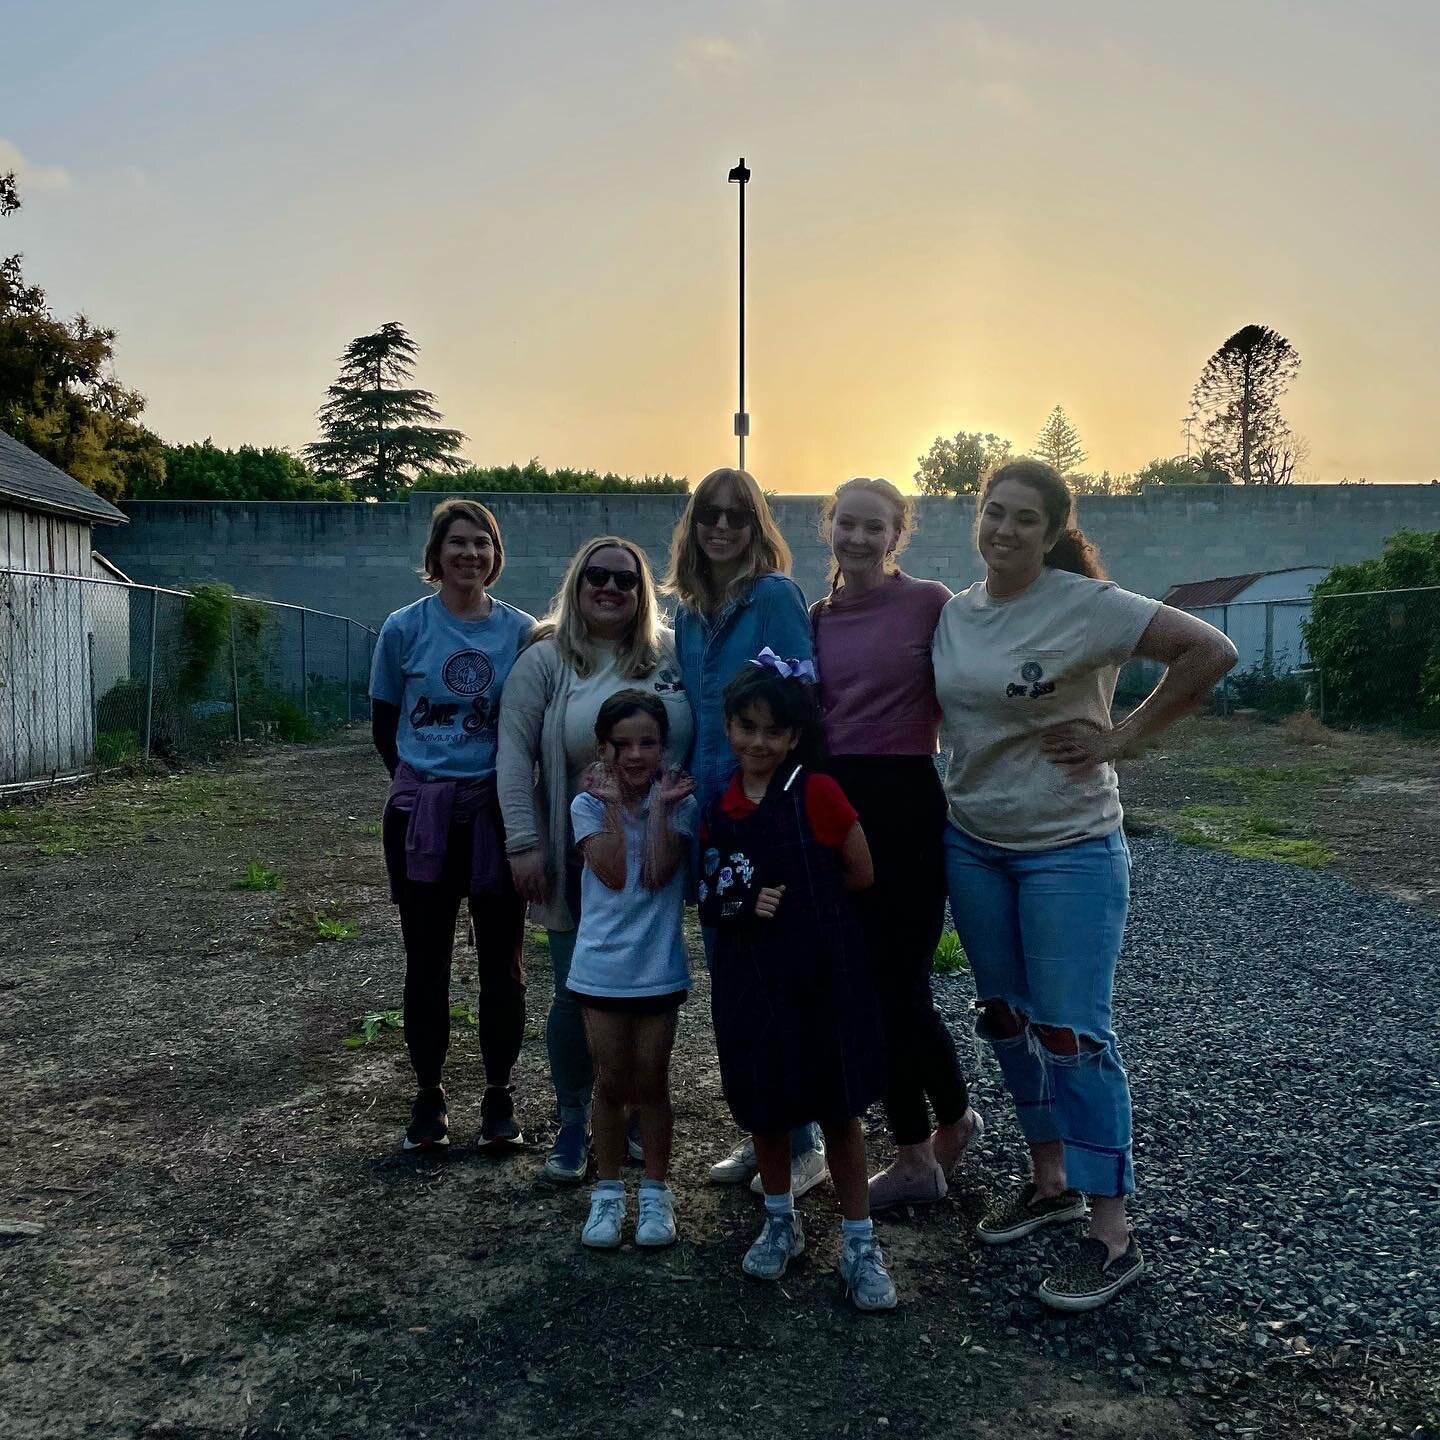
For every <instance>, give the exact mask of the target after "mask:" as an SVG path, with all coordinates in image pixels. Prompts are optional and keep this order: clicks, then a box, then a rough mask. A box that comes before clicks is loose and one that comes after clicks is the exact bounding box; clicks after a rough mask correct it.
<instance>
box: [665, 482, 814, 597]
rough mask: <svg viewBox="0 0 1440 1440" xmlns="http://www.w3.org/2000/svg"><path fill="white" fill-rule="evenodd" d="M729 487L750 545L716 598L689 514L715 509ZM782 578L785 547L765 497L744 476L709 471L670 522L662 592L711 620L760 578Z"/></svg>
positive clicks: (787, 558)
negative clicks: (744, 518) (746, 515)
mask: <svg viewBox="0 0 1440 1440" xmlns="http://www.w3.org/2000/svg"><path fill="white" fill-rule="evenodd" d="M724 487H729V488H730V489H731V490H732V491H733V492H734V494H735V496H736V497H737V500H738V502H739V503H740V504H741V505H743V506H745V508H746V509H748V510H749V511H750V514H751V517H752V519H751V523H750V543H749V545H748V546H746V548H745V555H744V557H743V559H742V560H741V563H740V569H739V570H738V572H737V573H736V575H735V578H734V579H733V580H732V581H731V582H730V583H729V585H728V586H726V587H725V590H724V591H723V592H720V591H718V590H717V589H716V587H715V582H714V580H713V578H712V577H711V574H710V562H709V560H707V559H706V558H705V552H704V551H703V550H702V549H701V548H700V541H699V539H698V538H697V536H696V534H695V511H696V509H697V508H698V507H699V506H702V505H712V504H714V503H715V501H714V497H715V495H716V494H717V493H718V492H719V491H720V490H721V489H722V488H724ZM777 570H778V571H779V572H780V573H781V574H782V575H788V574H789V573H790V547H789V546H788V545H787V544H786V543H785V537H784V536H783V535H782V534H781V533H780V530H779V527H778V526H777V525H776V524H775V517H774V516H773V515H772V514H771V513H770V505H769V502H768V501H767V500H766V499H765V492H764V491H763V490H762V489H761V488H760V486H759V485H758V484H757V483H756V480H755V477H754V476H753V475H752V474H751V473H750V472H749V471H748V470H733V469H729V468H728V467H727V468H723V469H720V470H712V471H711V472H710V473H709V474H708V475H707V476H706V477H705V478H704V479H703V480H702V481H701V482H700V483H699V484H698V485H697V486H696V487H695V489H694V491H693V493H692V494H691V496H690V503H689V504H688V505H686V507H685V513H684V514H683V515H681V517H680V519H679V520H678V521H677V522H676V525H675V533H674V535H673V536H672V537H671V540H670V570H669V573H668V574H667V575H666V576H665V581H664V584H665V588H666V589H667V590H669V591H670V592H671V593H672V594H674V595H676V596H678V597H679V600H680V603H681V604H682V605H688V606H689V607H690V608H691V609H692V610H698V611H699V612H700V613H701V614H702V615H710V614H713V613H714V612H715V611H716V610H718V609H719V608H720V607H721V606H722V605H723V604H724V603H725V601H727V600H730V599H733V598H734V597H735V596H737V595H742V594H744V592H745V591H746V590H747V589H748V588H749V587H750V586H751V585H753V584H754V583H755V581H756V580H757V579H758V578H759V577H760V576H761V575H770V574H773V573H774V572H775V571H777Z"/></svg>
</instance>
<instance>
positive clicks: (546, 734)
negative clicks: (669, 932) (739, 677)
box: [495, 629, 675, 930]
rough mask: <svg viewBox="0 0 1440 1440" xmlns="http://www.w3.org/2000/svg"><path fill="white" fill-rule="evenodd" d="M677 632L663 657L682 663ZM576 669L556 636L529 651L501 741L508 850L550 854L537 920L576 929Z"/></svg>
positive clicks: (499, 771)
mask: <svg viewBox="0 0 1440 1440" xmlns="http://www.w3.org/2000/svg"><path fill="white" fill-rule="evenodd" d="M674 654H675V637H674V635H673V634H672V633H671V631H670V630H669V629H665V630H663V631H662V632H661V635H660V656H661V659H660V663H661V664H662V665H663V664H665V663H667V661H668V662H669V663H672V664H673V663H674ZM569 678H570V675H569V668H568V667H567V666H566V664H565V661H564V660H563V659H562V658H561V656H560V652H559V650H558V649H556V647H555V642H554V641H553V640H549V639H546V640H537V641H536V642H535V644H533V645H531V646H530V647H529V649H527V650H524V651H522V652H521V654H520V655H519V657H518V658H517V659H516V661H515V664H514V666H513V668H512V669H511V671H510V673H509V675H507V676H506V677H505V688H504V690H502V691H501V693H500V745H499V750H498V753H497V754H496V757H495V784H496V788H497V790H498V791H499V795H500V813H501V815H502V816H503V817H504V819H505V853H506V854H507V855H518V854H519V853H520V852H521V851H522V850H533V849H534V848H535V847H536V846H537V845H538V846H539V847H540V849H541V850H542V851H543V852H544V854H545V873H546V875H547V876H548V877H549V880H550V899H549V900H547V901H546V902H545V904H543V905H536V904H532V905H531V906H530V919H531V922H532V923H534V924H538V925H543V926H544V927H545V928H546V929H547V930H573V929H574V928H575V926H576V920H575V917H574V916H572V915H571V913H570V906H569V905H568V904H567V903H566V901H565V857H566V855H567V854H568V853H569V850H570V798H571V797H570V781H569V768H568V764H567V761H566V756H565V707H566V700H567V697H568V695H569V690H570V687H569V684H568V683H567V682H568V681H569Z"/></svg>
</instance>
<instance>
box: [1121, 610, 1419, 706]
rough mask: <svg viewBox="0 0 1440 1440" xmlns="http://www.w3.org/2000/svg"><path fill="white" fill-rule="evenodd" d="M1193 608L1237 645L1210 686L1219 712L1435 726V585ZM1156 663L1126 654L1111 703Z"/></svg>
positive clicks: (1139, 691) (1125, 698) (1144, 689)
mask: <svg viewBox="0 0 1440 1440" xmlns="http://www.w3.org/2000/svg"><path fill="white" fill-rule="evenodd" d="M1192 613H1196V612H1192ZM1198 613H1200V618H1201V619H1202V620H1207V621H1209V623H1210V624H1212V625H1215V626H1217V628H1219V629H1221V630H1224V631H1225V633H1226V634H1227V635H1229V636H1230V637H1231V639H1232V640H1234V641H1235V642H1236V645H1237V646H1238V647H1239V649H1240V663H1239V664H1238V665H1237V666H1236V668H1235V669H1234V670H1232V671H1231V672H1230V674H1229V675H1227V676H1226V677H1225V679H1224V680H1222V681H1221V682H1220V684H1219V685H1217V686H1216V687H1215V689H1214V690H1213V691H1212V692H1211V706H1212V708H1213V709H1214V710H1215V711H1216V712H1217V713H1219V714H1222V715H1226V714H1230V713H1231V712H1233V711H1235V710H1254V711H1257V712H1258V713H1260V714H1261V715H1269V716H1280V715H1290V714H1294V713H1295V712H1296V711H1299V710H1313V711H1314V712H1315V714H1316V715H1317V716H1318V717H1319V718H1320V719H1321V720H1322V721H1324V722H1325V723H1326V724H1329V725H1392V726H1398V727H1400V728H1402V729H1412V730H1420V729H1425V730H1434V729H1440V586H1435V585H1426V586H1411V587H1408V588H1402V589H1394V590H1362V591H1353V592H1346V593H1336V594H1331V593H1328V592H1326V591H1325V590H1324V589H1321V588H1317V590H1316V591H1315V593H1314V595H1313V596H1311V597H1310V598H1309V599H1307V600H1237V601H1232V602H1231V603H1230V604H1229V605H1217V606H1213V607H1211V608H1210V609H1208V610H1206V611H1204V612H1198ZM1160 670H1161V667H1160V666H1159V665H1156V664H1154V663H1153V662H1152V661H1148V660H1132V661H1131V662H1130V663H1129V664H1128V665H1126V666H1125V668H1124V670H1123V671H1122V672H1121V676H1120V683H1119V685H1117V687H1116V691H1115V699H1116V703H1117V704H1120V705H1124V706H1128V705H1134V704H1137V703H1138V702H1139V701H1140V700H1142V699H1144V697H1145V696H1146V695H1147V694H1149V692H1150V690H1151V689H1152V688H1153V687H1154V685H1155V682H1156V681H1157V680H1158V679H1159V678H1160Z"/></svg>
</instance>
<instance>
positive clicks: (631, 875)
mask: <svg viewBox="0 0 1440 1440" xmlns="http://www.w3.org/2000/svg"><path fill="white" fill-rule="evenodd" d="M652 793H653V792H652ZM650 804H651V801H650V799H649V798H648V797H647V798H646V800H645V802H644V804H643V805H642V806H641V807H640V812H639V814H637V815H632V814H631V813H630V812H629V811H628V810H627V811H624V812H623V815H624V825H625V888H624V889H623V890H612V889H611V888H610V887H609V886H608V885H606V884H605V882H604V881H603V880H601V879H600V877H599V876H598V875H596V874H595V872H594V871H593V870H591V868H590V867H589V866H588V865H587V866H586V867H585V871H584V874H583V875H582V876H581V877H580V929H579V932H578V933H577V934H576V936H575V955H574V958H573V959H572V960H571V961H570V979H569V985H570V988H571V989H572V990H574V991H575V992H576V993H577V994H582V995H611V996H633V995H670V994H673V993H674V992H675V991H677V990H688V989H689V988H690V972H689V970H688V969H687V968H686V965H685V942H684V939H683V938H682V936H681V932H680V917H681V913H682V912H683V910H684V908H685V883H686V874H685V866H684V865H683V864H682V865H681V866H680V868H679V869H678V870H676V872H675V873H674V875H672V876H671V877H670V881H669V883H668V884H667V885H665V886H664V887H663V888H662V889H659V890H647V889H646V888H645V886H644V885H642V884H641V883H640V868H641V865H642V863H643V861H644V848H645V828H646V825H647V824H648V822H649V815H650ZM698 814H699V807H698V806H697V805H696V803H695V797H694V796H693V795H687V796H686V797H685V798H684V799H683V800H682V801H681V802H680V803H679V804H678V805H677V806H676V807H675V808H674V810H672V811H671V812H670V817H669V818H670V829H671V830H672V831H673V832H674V833H675V834H677V835H685V836H692V835H694V833H695V824H696V816H697V815H698ZM570 823H571V824H572V825H573V826H574V828H575V843H576V844H577V845H578V844H579V843H580V842H581V841H582V840H584V839H585V838H586V837H587V836H590V835H598V834H599V833H600V832H601V831H602V830H603V829H604V828H605V806H604V804H603V803H602V802H601V801H599V800H597V799H596V798H595V797H594V796H593V795H577V796H576V797H575V798H574V800H572V801H571V802H570Z"/></svg>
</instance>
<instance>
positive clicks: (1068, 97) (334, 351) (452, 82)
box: [0, 0, 1440, 492]
mask: <svg viewBox="0 0 1440 1440" xmlns="http://www.w3.org/2000/svg"><path fill="white" fill-rule="evenodd" d="M4 50H5V52H6V55H5V59H4V62H3V68H4V88H3V91H0V170H3V169H7V168H14V169H16V170H17V171H18V172H19V174H20V180H21V187H22V193H23V195H24V199H25V209H24V211H23V212H22V214H21V215H19V216H18V217H14V218H12V219H11V220H10V221H8V222H5V223H4V224H3V225H0V253H8V252H10V251H12V250H23V251H24V252H25V255H26V262H25V263H26V272H27V275H28V276H29V278H31V279H32V280H34V281H37V282H39V283H41V284H43V285H44V286H46V287H47V289H48V290H49V293H50V297H51V300H52V302H53V303H54V305H55V306H56V307H57V308H58V309H60V310H62V311H65V312H72V311H76V310H84V311H85V312H86V313H87V314H88V315H90V316H91V317H92V319H94V320H95V321H97V322H98V323H101V324H104V325H108V326H113V327H114V328H115V329H116V330H117V331H118V332H119V344H118V370H119V374H120V377H121V379H123V380H124V381H125V382H126V383H127V384H130V385H133V386H135V387H137V388H138V389H140V390H141V391H142V392H143V393H144V394H145V395H147V396H148V397H149V402H150V404H149V409H148V412H147V418H148V420H149V422H150V424H151V425H152V426H153V427H154V428H155V429H157V430H158V431H159V432H160V434H161V435H163V436H164V437H165V438H166V439H167V440H170V441H176V442H178V441H184V440H192V439H201V438H203V437H205V436H206V435H210V436H212V437H213V438H214V439H215V441H216V442H217V443H218V444H222V445H239V444H242V443H246V442H248V443H252V444H257V445H265V444H280V445H289V446H299V445H301V444H304V443H305V442H306V441H308V440H310V439H312V438H314V433H315V431H314V412H315V410H316V408H317V407H318V406H319V404H320V402H321V399H322V397H323V391H324V388H325V386H326V385H327V384H328V383H329V382H330V381H331V380H332V379H333V378H334V373H335V357H336V356H337V355H338V354H339V352H340V350H341V348H342V347H343V346H344V344H345V343H346V341H348V340H349V339H350V338H351V337H352V336H355V335H358V334H361V333H363V332H365V331H367V330H372V329H374V328H376V327H378V326H379V325H380V324H382V323H383V322H385V321H388V320H398V321H401V322H402V323H403V324H405V325H406V326H407V328H408V329H409V330H410V332H411V334H412V335H413V336H414V338H415V339H416V340H417V342H418V343H419V344H420V346H421V362H420V372H419V382H420V383H421V384H423V385H425V386H427V387H428V388H430V389H432V390H433V391H435V393H436V395H437V398H438V401H439V404H440V406H441V408H442V409H443V411H444V413H445V417H446V420H447V422H448V423H450V424H453V425H455V426H457V427H458V428H460V429H461V430H463V431H465V432H466V434H467V435H468V436H469V440H468V443H467V445H466V453H467V455H468V456H469V457H470V458H471V459H473V460H474V461H475V462H477V463H479V464H508V463H510V462H512V461H513V462H519V463H523V462H524V461H526V460H527V459H529V458H530V457H531V456H532V455H538V456H539V457H540V459H541V460H542V462H544V463H545V464H547V465H552V466H557V465H571V466H576V467H581V468H592V467H593V468H597V469H602V470H603V469H614V470H619V471H623V472H629V473H632V474H640V473H644V472H650V473H655V472H660V471H669V472H671V473H674V474H686V475H689V476H690V477H691V478H692V480H693V479H696V478H698V477H699V476H700V475H701V474H703V473H704V472H705V471H706V470H708V469H710V468H712V467H713V466H715V465H717V464H726V463H733V456H734V440H733V438H732V437H731V434H730V423H731V412H732V411H733V410H734V408H735V345H736V337H735V320H736V317H735V308H736V275H735V268H736V264H735V262H736V234H735V231H736V190H735V187H733V186H729V185H727V184H726V180H725V174H726V170H727V169H728V167H729V166H731V165H733V164H734V163H735V161H736V160H737V158H738V157H739V156H740V155H741V154H743V155H744V156H745V158H746V160H747V162H748V163H749V165H750V167H751V168H752V170H753V172H754V179H753V182H752V183H751V185H750V188H749V192H748V197H747V209H748V220H749V225H748V231H749V239H748V258H749V269H750V293H749V329H750V347H749V348H750V353H749V364H748V368H749V387H748V388H749V396H748V399H749V408H750V411H751V413H752V416H753V422H752V423H753V434H752V438H751V441H750V449H749V457H748V458H749V461H750V468H751V469H753V470H754V471H755V473H756V474H757V476H758V477H759V478H760V480H761V482H762V484H764V485H766V486H767V487H769V488H772V489H776V490H788V491H802V492H813V491H818V490H821V489H828V488H831V487H833V486H834V485H835V484H836V483H837V482H838V481H839V480H841V479H844V478H845V477H846V476H849V475H852V474H883V475H888V476H890V477H891V478H892V479H895V480H897V481H901V482H903V483H905V484H906V485H907V486H908V485H909V483H910V479H911V476H912V474H913V472H914V470H915V460H916V457H917V456H918V455H919V454H920V453H921V452H922V451H923V450H924V449H925V448H927V447H928V445H929V443H930V442H931V440H932V439H933V438H934V437H935V436H936V435H937V434H941V433H946V434H948V433H953V432H954V431H956V430H959V429H967V430H968V429H980V430H994V431H997V432H999V433H1001V434H1003V435H1006V436H1008V437H1010V438H1011V439H1012V440H1013V441H1014V442H1015V443H1016V445H1017V448H1021V449H1023V448H1026V447H1027V446H1028V445H1029V444H1030V443H1031V441H1032V440H1033V438H1034V436H1035V433H1036V431H1037V430H1038V429H1039V427H1040V425H1041V423H1042V422H1043V420H1044V419H1045V416H1046V414H1047V413H1048V411H1049V410H1050V409H1051V407H1052V406H1054V405H1056V404H1062V405H1064V406H1065V408H1066V410H1067V411H1068V413H1069V415H1070V417H1071V419H1072V420H1073V421H1074V423H1075V424H1076V426H1077V427H1078V428H1079V430H1080V433H1081V437H1082V439H1083V441H1084V443H1085V445H1086V446H1087V448H1088V450H1089V452H1090V457H1091V458H1090V462H1089V468H1092V469H1095V470H1099V469H1101V468H1108V469H1109V470H1111V471H1122V470H1132V469H1135V468H1138V467H1139V466H1141V465H1143V464H1144V463H1145V462H1146V461H1147V460H1149V459H1150V458H1151V457H1153V456H1157V455H1166V454H1173V453H1174V452H1175V451H1176V450H1177V449H1179V448H1183V441H1182V439H1181V433H1180V424H1181V419H1182V417H1183V416H1184V415H1185V413H1186V411H1187V408H1188V399H1189V393H1190V389H1191V386H1192V385H1193V383H1194V381H1195V378H1196V376H1197V375H1198V373H1199V371H1200V368H1201V366H1202V365H1203V364H1204V362H1205V359H1206V357H1207V356H1208V355H1209V354H1210V352H1211V351H1212V350H1213V349H1214V348H1215V347H1216V346H1217V345H1218V344H1219V343H1220V342H1221V341H1222V340H1223V339H1224V338H1225V337H1226V336H1227V335H1228V334H1230V333H1231V332H1232V331H1233V330H1235V329H1237V328H1238V327H1239V326H1241V325H1243V324H1246V323H1249V322H1252V321H1254V322H1261V323H1265V324H1269V325H1272V326H1274V327H1275V328H1276V329H1278V330H1279V331H1280V332H1281V333H1283V334H1284V335H1286V336H1288V337H1289V339H1290V340H1291V341H1292V342H1293V343H1294V344H1295V346H1296V347H1297V348H1298V350H1299V352H1300V354H1301V356H1302V357H1303V361H1304V363H1303V366H1302V368H1301V371H1300V374H1299V377H1298V379H1297V381H1296V383H1295V386H1294V388H1293V390H1292V392H1291V396H1290V400H1289V402H1288V404H1287V406H1286V413H1287V415H1288V417H1289V419H1290V421H1291V423H1292V424H1293V425H1294V427H1295V428H1296V429H1297V430H1298V431H1300V432H1301V433H1302V434H1303V435H1305V436H1306V437H1307V438H1308V439H1309V441H1310V445H1311V451H1312V455H1311V460H1310V469H1311V471H1312V472H1313V474H1314V475H1315V476H1316V477H1317V478H1319V479H1324V480H1338V479H1340V478H1341V477H1342V476H1349V477H1352V478H1355V477H1359V476H1366V477H1368V478H1369V479H1371V480H1372V481H1402V480H1404V481H1413V480H1428V479H1429V478H1430V477H1432V476H1434V475H1440V443H1437V440H1436V429H1435V418H1434V417H1435V409H1436V401H1437V397H1440V344H1437V335H1440V279H1437V270H1440V267H1437V263H1436V259H1435V256H1436V251H1437V235H1440V178H1437V177H1440V165H1437V162H1436V156H1435V144H1436V136H1437V134H1440V86H1437V85H1436V83H1435V80H1434V75H1433V67H1434V61H1435V56H1436V54H1437V50H1440V6H1437V5H1436V4H1434V3H1433V0H1413V3H1400V0H1378V3H1368V4H1366V5H1364V6H1360V5H1356V4H1354V3H1352V0H1303V3H1302V0H1269V3H1266V0H1255V3H1233V0H1218V3H1217V0H1211V3H1208V4H1206V5H1203V6H1200V5H1195V4H1193V3H1184V4H1180V3H1171V0H1130V3H1122V0H1087V3H1083V4H1081V3H1062V0H1033V3H1025V4H1020V5H1000V4H998V3H994V4H991V3H987V4H978V3H977V4H966V3H939V0H931V3H925V0H889V3H886V4H884V5H881V4H877V3H873V0H824V3H818V0H817V3H800V0H737V3H728V4H696V3H687V0H670V3H667V4H663V5H662V4H656V3H653V0H652V3H648V4H641V3H633V0H608V3H605V4H596V3H594V0H589V3H579V0H564V3H548V0H533V3H527V4H515V3H507V4H499V3H475V0H469V3H458V0H425V3H420V4H416V3H413V0H411V3H406V4H401V3H374V0H343V3H341V0H283V3H282V0H250V3H248V4H245V5H236V4H223V5H222V4H218V3H207V0H169V3H157V0H129V3H127V4H125V5H123V6H121V5H115V4H114V3H112V0H106V3H96V0H85V3H61V4H52V5H40V4H33V3H32V4H22V3H11V4H7V5H6V7H5V19H4Z"/></svg>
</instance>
